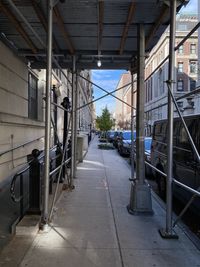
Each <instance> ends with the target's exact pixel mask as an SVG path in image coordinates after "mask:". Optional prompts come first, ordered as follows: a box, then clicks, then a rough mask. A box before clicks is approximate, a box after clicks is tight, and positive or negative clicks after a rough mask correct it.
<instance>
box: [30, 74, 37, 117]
mask: <svg viewBox="0 0 200 267" xmlns="http://www.w3.org/2000/svg"><path fill="white" fill-rule="evenodd" d="M37 109H38V79H37V78H36V77H35V76H34V75H33V74H32V73H29V75H28V117H29V118H30V119H34V120H37V119H38V112H37Z"/></svg>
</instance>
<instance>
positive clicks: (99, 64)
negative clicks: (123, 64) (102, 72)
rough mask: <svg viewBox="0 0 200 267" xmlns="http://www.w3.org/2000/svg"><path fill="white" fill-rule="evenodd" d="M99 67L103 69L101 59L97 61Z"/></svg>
mask: <svg viewBox="0 0 200 267" xmlns="http://www.w3.org/2000/svg"><path fill="white" fill-rule="evenodd" d="M97 67H99V68H100V67H101V60H100V59H98V60H97Z"/></svg>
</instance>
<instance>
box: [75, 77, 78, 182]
mask: <svg viewBox="0 0 200 267" xmlns="http://www.w3.org/2000/svg"><path fill="white" fill-rule="evenodd" d="M75 89H76V90H75V111H74V112H75V114H74V123H75V127H74V136H75V137H74V139H75V142H74V161H75V167H74V178H75V177H76V160H77V153H76V151H77V127H78V125H77V122H78V115H77V112H78V111H77V107H78V75H77V72H76V75H75Z"/></svg>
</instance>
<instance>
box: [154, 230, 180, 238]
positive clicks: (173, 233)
mask: <svg viewBox="0 0 200 267" xmlns="http://www.w3.org/2000/svg"><path fill="white" fill-rule="evenodd" d="M158 231H159V234H160V235H161V237H162V238H165V239H178V235H177V234H176V233H175V232H174V231H172V233H167V232H166V230H165V229H159V230H158Z"/></svg>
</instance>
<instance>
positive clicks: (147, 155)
mask: <svg viewBox="0 0 200 267" xmlns="http://www.w3.org/2000/svg"><path fill="white" fill-rule="evenodd" d="M151 143H152V138H151V137H145V138H144V158H145V161H147V162H148V163H151ZM145 175H146V176H148V177H151V176H152V168H151V167H150V166H148V165H147V164H145Z"/></svg>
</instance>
